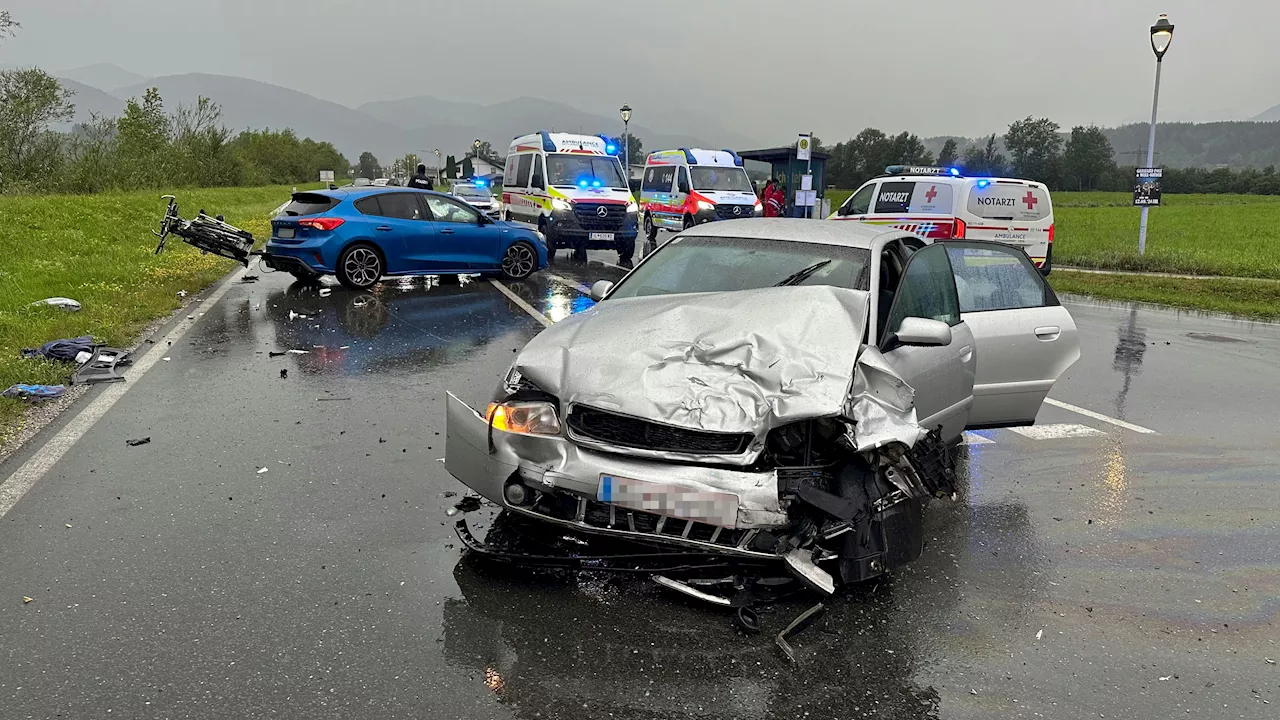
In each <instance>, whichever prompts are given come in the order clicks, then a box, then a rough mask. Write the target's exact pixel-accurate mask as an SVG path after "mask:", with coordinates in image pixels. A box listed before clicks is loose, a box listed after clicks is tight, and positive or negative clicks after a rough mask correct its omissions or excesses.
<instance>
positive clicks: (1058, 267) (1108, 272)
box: [1050, 265, 1280, 283]
mask: <svg viewBox="0 0 1280 720" xmlns="http://www.w3.org/2000/svg"><path fill="white" fill-rule="evenodd" d="M1053 269H1054V270H1063V271H1066V272H1078V273H1087V274H1089V275H1123V276H1126V277H1152V278H1172V279H1174V280H1240V281H1243V282H1260V283H1280V279H1278V278H1258V277H1240V276H1239V275H1180V274H1178V273H1164V272H1143V271H1140V270H1103V269H1100V268H1083V267H1076V266H1074V265H1054V267H1053ZM1050 277H1052V275H1050Z"/></svg>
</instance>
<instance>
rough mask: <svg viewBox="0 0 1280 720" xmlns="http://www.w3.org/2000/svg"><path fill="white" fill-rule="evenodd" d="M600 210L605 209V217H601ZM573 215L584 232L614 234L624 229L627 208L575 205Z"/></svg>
mask: <svg viewBox="0 0 1280 720" xmlns="http://www.w3.org/2000/svg"><path fill="white" fill-rule="evenodd" d="M600 208H604V209H605V214H604V216H603V217H601V216H600ZM573 215H574V217H575V218H577V220H578V226H579V227H581V228H582V229H583V230H588V231H593V232H600V231H605V232H613V231H618V230H621V229H622V221H623V220H625V219H626V217H627V207H626V206H625V205H621V204H617V203H574V204H573Z"/></svg>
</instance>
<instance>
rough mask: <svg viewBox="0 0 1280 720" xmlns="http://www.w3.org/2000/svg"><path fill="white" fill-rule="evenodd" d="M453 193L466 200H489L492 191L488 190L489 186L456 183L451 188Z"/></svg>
mask: <svg viewBox="0 0 1280 720" xmlns="http://www.w3.org/2000/svg"><path fill="white" fill-rule="evenodd" d="M453 194H454V195H457V196H458V197H460V198H467V199H468V200H470V199H476V200H490V199H492V198H493V193H491V192H489V188H482V187H476V186H475V185H456V186H454V188H453Z"/></svg>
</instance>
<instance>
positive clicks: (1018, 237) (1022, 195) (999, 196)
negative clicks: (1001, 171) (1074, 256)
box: [962, 179, 1053, 267]
mask: <svg viewBox="0 0 1280 720" xmlns="http://www.w3.org/2000/svg"><path fill="white" fill-rule="evenodd" d="M968 191H969V197H968V199H967V201H966V202H965V205H963V206H962V207H963V208H964V216H963V217H962V219H963V220H964V221H965V224H966V225H967V227H966V230H965V238H966V239H968V240H991V241H994V242H998V243H1004V244H1005V245H1012V246H1014V247H1017V248H1021V249H1022V251H1023V252H1025V253H1026V254H1027V256H1028V257H1030V258H1031V261H1032V262H1033V263H1035V265H1036V267H1041V266H1042V265H1044V263H1045V259H1046V258H1047V257H1048V256H1049V243H1050V242H1051V241H1052V229H1053V203H1052V201H1051V200H1050V199H1049V190H1048V189H1047V188H1045V186H1044V185H1041V184H1040V183H1033V182H1027V181H1024V180H985V179H983V180H978V181H976V182H973V183H970V184H969V188H968Z"/></svg>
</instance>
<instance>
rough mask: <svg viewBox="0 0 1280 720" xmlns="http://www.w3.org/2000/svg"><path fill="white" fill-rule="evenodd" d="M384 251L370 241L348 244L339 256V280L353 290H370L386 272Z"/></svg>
mask: <svg viewBox="0 0 1280 720" xmlns="http://www.w3.org/2000/svg"><path fill="white" fill-rule="evenodd" d="M386 269H387V268H386V263H385V262H384V261H383V259H382V253H380V252H378V249H377V248H376V247H374V246H372V245H370V244H368V243H355V244H354V245H349V246H347V247H346V248H345V249H344V250H343V251H342V254H341V255H339V256H338V270H337V273H336V274H337V276H338V282H340V283H342V284H343V285H346V286H347V287H349V288H351V289H353V290H368V289H369V288H371V287H373V286H374V285H376V284H378V281H379V280H381V279H382V274H383V273H384V272H386Z"/></svg>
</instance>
